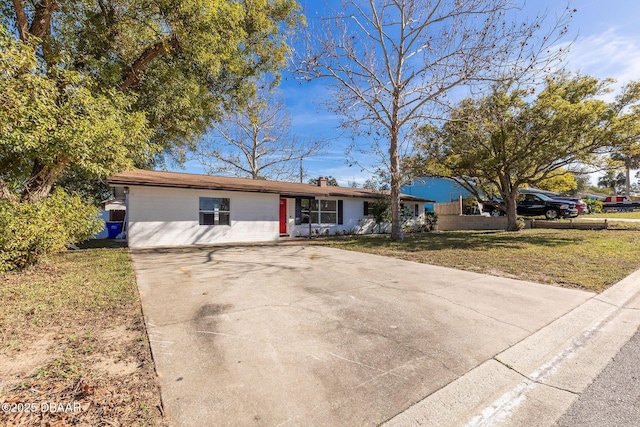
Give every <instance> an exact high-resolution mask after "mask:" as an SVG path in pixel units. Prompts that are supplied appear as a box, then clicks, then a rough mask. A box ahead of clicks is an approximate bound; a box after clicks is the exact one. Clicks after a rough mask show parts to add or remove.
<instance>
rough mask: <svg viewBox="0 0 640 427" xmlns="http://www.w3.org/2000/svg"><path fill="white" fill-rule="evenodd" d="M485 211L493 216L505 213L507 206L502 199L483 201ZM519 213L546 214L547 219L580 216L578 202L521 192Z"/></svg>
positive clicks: (525, 214) (529, 214)
mask: <svg viewBox="0 0 640 427" xmlns="http://www.w3.org/2000/svg"><path fill="white" fill-rule="evenodd" d="M482 206H483V208H482V210H483V212H488V213H489V214H490V215H491V216H500V215H505V213H506V212H505V206H504V203H503V202H502V200H495V201H485V202H482ZM517 209H518V215H523V216H538V215H544V216H545V218H547V219H556V218H573V217H576V216H578V209H577V208H576V204H575V203H573V202H569V201H566V200H555V199H552V198H551V197H548V196H545V195H544V194H533V193H530V194H521V195H519V196H518V206H517Z"/></svg>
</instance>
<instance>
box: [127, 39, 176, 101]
mask: <svg viewBox="0 0 640 427" xmlns="http://www.w3.org/2000/svg"><path fill="white" fill-rule="evenodd" d="M178 49H180V42H179V41H178V37H177V36H176V35H175V34H172V35H171V36H170V37H169V38H168V39H165V40H161V41H159V42H157V43H156V44H154V45H153V46H149V47H148V48H146V49H145V50H144V52H142V54H141V55H140V56H139V57H138V59H136V60H135V62H134V63H133V65H132V66H131V67H129V68H127V69H126V70H125V72H124V75H123V77H122V83H120V85H119V86H118V89H119V90H120V91H125V90H127V89H129V88H130V87H132V86H136V85H137V84H138V83H140V76H141V74H142V73H143V72H144V70H145V69H146V68H147V66H148V65H149V63H151V61H153V60H154V59H156V58H157V57H159V56H162V55H164V54H166V53H169V52H171V51H177V50H178Z"/></svg>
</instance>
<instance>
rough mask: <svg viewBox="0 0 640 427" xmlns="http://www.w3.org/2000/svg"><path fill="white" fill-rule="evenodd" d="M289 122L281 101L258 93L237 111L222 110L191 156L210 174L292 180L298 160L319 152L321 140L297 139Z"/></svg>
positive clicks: (298, 164)
mask: <svg viewBox="0 0 640 427" xmlns="http://www.w3.org/2000/svg"><path fill="white" fill-rule="evenodd" d="M290 125H291V119H290V118H289V115H288V113H287V112H286V109H285V106H284V105H283V104H282V103H280V102H278V101H276V100H274V99H273V98H270V97H269V96H268V95H257V96H256V97H254V98H251V99H249V101H248V102H247V105H246V106H244V107H242V108H241V109H240V110H239V111H235V112H231V113H227V114H225V116H224V117H223V118H222V120H221V123H220V124H216V125H214V126H213V130H212V132H211V133H210V134H209V137H208V139H206V140H204V141H202V142H201V143H200V144H199V146H198V148H197V150H196V152H195V155H194V156H193V158H194V159H195V160H197V161H198V162H199V163H200V164H201V165H203V166H204V167H205V168H207V173H209V174H214V173H230V174H233V175H235V176H238V177H249V178H252V179H273V180H282V181H294V180H296V179H298V177H299V174H300V160H301V159H303V158H306V157H309V156H311V155H313V154H318V153H319V151H320V150H321V149H322V145H323V144H322V142H319V141H309V142H300V141H298V139H297V138H296V137H295V136H293V135H291V133H290V132H289V128H290Z"/></svg>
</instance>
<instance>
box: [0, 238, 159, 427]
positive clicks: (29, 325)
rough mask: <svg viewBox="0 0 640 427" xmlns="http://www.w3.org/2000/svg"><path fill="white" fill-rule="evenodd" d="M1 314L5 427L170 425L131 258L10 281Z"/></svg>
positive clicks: (58, 262)
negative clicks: (164, 412)
mask: <svg viewBox="0 0 640 427" xmlns="http://www.w3.org/2000/svg"><path fill="white" fill-rule="evenodd" d="M0 305H2V306H3V311H2V312H1V313H0V323H2V324H3V326H4V328H3V331H2V334H0V366H2V369H1V370H0V402H1V403H3V404H5V406H3V409H4V408H5V407H6V408H7V409H8V411H4V412H2V413H0V425H2V426H72V425H73V426H76V425H78V426H143V425H144V426H167V425H168V422H167V420H166V419H165V418H164V417H163V409H162V405H161V401H160V392H159V388H158V383H157V377H156V373H155V367H154V363H153V360H152V357H151V351H150V349H149V344H148V339H147V333H146V329H145V326H144V321H143V318H142V312H141V308H140V301H139V299H138V295H137V289H136V285H135V280H134V277H133V271H132V268H131V264H130V259H129V256H128V253H127V252H126V250H118V249H112V250H103V251H102V252H95V251H93V252H92V251H75V252H74V253H71V252H69V253H63V254H60V255H58V256H56V257H54V258H53V259H52V260H51V264H49V265H43V266H41V267H37V268H34V269H31V270H28V271H26V272H23V273H19V274H8V275H5V276H0ZM7 404H8V406H6V405H7Z"/></svg>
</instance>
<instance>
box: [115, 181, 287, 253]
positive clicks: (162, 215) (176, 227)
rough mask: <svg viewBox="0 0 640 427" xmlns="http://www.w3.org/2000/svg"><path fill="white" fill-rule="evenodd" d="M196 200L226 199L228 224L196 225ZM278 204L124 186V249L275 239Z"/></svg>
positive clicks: (257, 197)
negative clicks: (126, 193) (125, 188)
mask: <svg viewBox="0 0 640 427" xmlns="http://www.w3.org/2000/svg"><path fill="white" fill-rule="evenodd" d="M200 197H222V198H229V199H230V204H231V225H200V224H199V198H200ZM279 203H280V198H279V196H278V195H277V194H262V193H244V192H237V191H214V190H195V189H184V188H161V187H144V186H129V200H128V206H127V208H128V225H129V226H128V229H127V230H128V233H127V234H128V240H129V247H132V248H138V247H150V246H182V245H195V244H212V243H240V242H260V241H273V240H278V237H279ZM294 209H295V206H294Z"/></svg>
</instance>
